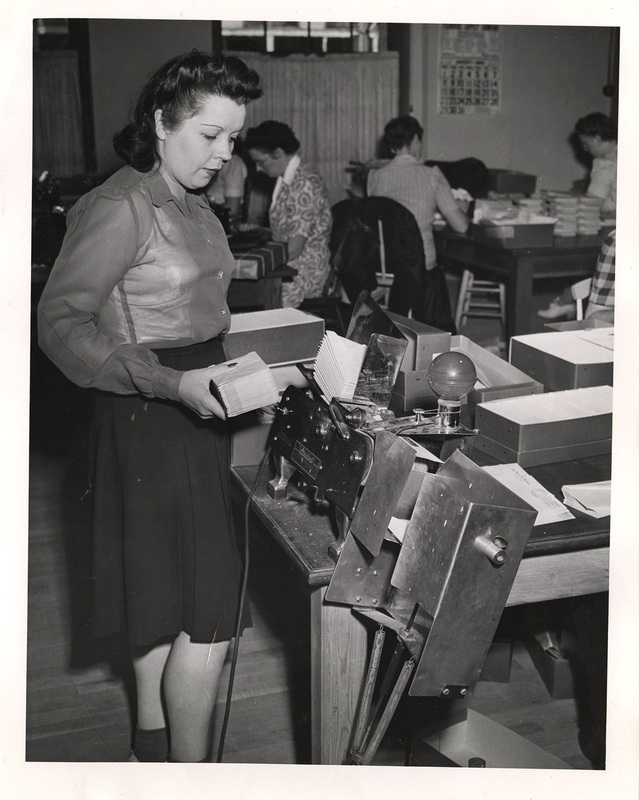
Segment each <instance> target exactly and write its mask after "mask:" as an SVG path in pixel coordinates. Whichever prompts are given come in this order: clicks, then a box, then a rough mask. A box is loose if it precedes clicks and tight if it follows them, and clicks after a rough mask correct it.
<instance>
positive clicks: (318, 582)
mask: <svg viewBox="0 0 639 800" xmlns="http://www.w3.org/2000/svg"><path fill="white" fill-rule="evenodd" d="M528 471H529V472H530V474H532V475H534V477H536V478H537V480H539V481H540V482H541V483H542V484H543V485H544V486H545V487H546V488H547V489H548V490H549V491H551V492H553V493H554V494H558V495H559V496H561V494H560V486H561V484H562V483H578V482H585V481H594V480H604V479H606V478H608V477H609V476H610V458H609V457H605V456H600V457H596V458H587V459H579V460H575V461H572V462H567V463H565V464H548V465H544V466H542V467H535V468H530V469H529V470H528ZM257 473H258V467H235V468H233V470H232V477H233V488H234V495H235V499H236V501H237V502H238V503H240V504H242V505H243V504H244V503H245V501H246V497H247V495H248V493H249V491H250V489H251V487H252V486H253V484H254V482H255V478H256V476H257ZM271 476H272V473H270V474H268V475H264V476H263V477H262V480H261V481H260V483H259V484H258V486H257V489H256V491H255V493H254V495H253V498H252V512H253V516H252V522H253V524H257V525H258V526H259V528H260V529H262V530H265V531H266V532H267V534H268V535H270V536H272V537H273V539H274V540H275V541H276V542H277V544H278V545H279V546H280V547H281V548H282V550H283V552H284V553H285V554H286V556H287V557H288V558H289V559H290V560H291V561H292V563H293V564H294V565H295V567H296V570H297V573H298V575H299V577H300V579H301V581H302V583H303V584H304V585H305V586H306V588H307V590H308V592H309V597H310V626H311V628H310V630H311V698H312V699H311V706H312V707H311V738H312V745H311V746H312V760H313V763H315V764H343V763H345V760H346V757H347V755H348V747H349V738H350V734H351V726H352V722H353V719H354V715H355V712H356V708H357V703H358V700H359V695H360V689H361V686H362V682H363V680H364V677H365V668H366V663H367V657H368V652H367V651H368V648H367V630H366V627H365V625H364V623H363V622H362V620H361V618H360V617H358V616H356V615H355V614H354V613H353V611H352V610H351V607H350V606H346V605H338V604H335V603H327V602H325V601H324V596H325V593H326V588H327V585H328V583H329V582H330V580H331V576H332V574H333V568H334V562H333V561H332V559H331V558H330V556H329V555H328V545H329V544H330V543H331V542H332V541H334V539H335V536H336V534H335V529H334V524H333V520H332V514H331V512H330V511H329V512H317V513H314V512H312V511H311V509H310V508H309V507H308V505H307V504H306V503H304V502H297V501H295V500H281V501H280V500H274V499H273V498H271V497H269V495H268V493H267V489H266V485H267V482H268V480H269V479H270V477H271ZM575 516H576V519H575V520H573V521H571V522H561V523H555V524H553V525H548V526H545V527H541V528H535V529H534V532H533V534H532V536H531V538H530V541H529V544H528V546H527V548H526V551H525V553H524V559H523V560H522V562H521V566H520V568H519V570H518V572H517V576H516V578H515V582H514V584H513V587H512V591H511V593H510V597H509V599H508V603H507V605H509V606H510V605H521V604H524V603H534V602H539V601H542V600H552V599H557V598H561V597H573V596H577V595H582V594H591V593H595V592H603V591H607V589H608V556H609V552H608V541H609V524H610V520H609V518H604V519H599V520H596V519H593V518H591V517H587V516H586V515H583V514H579V512H575Z"/></svg>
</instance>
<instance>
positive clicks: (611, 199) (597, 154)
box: [537, 111, 617, 319]
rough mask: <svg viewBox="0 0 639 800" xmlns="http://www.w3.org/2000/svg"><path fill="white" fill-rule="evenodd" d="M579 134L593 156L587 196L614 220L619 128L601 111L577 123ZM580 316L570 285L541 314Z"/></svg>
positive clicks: (584, 145)
mask: <svg viewBox="0 0 639 800" xmlns="http://www.w3.org/2000/svg"><path fill="white" fill-rule="evenodd" d="M575 133H576V134H577V135H578V137H579V141H580V142H581V146H582V147H583V149H584V150H585V151H586V152H587V153H589V154H590V155H591V156H593V161H592V169H591V171H590V182H589V184H588V189H587V191H586V196H588V197H599V198H601V199H602V204H601V210H600V215H601V217H602V218H603V219H611V218H612V219H614V217H615V215H616V213H617V126H616V125H615V124H614V122H613V121H612V120H611V119H610V117H607V116H606V115H605V114H602V113H600V112H598V111H597V112H595V113H594V114H588V115H587V116H585V117H582V118H581V119H579V120H577V124H576V125H575ZM576 313H577V312H576V306H575V301H574V297H573V296H572V294H571V292H570V286H567V287H566V288H565V289H564V291H563V293H562V294H561V295H559V296H558V297H555V298H554V299H553V300H551V302H550V304H549V305H548V307H547V308H542V309H541V310H539V311H538V312H537V314H538V316H540V317H541V318H542V319H560V318H561V317H566V318H567V319H574V318H575V316H576Z"/></svg>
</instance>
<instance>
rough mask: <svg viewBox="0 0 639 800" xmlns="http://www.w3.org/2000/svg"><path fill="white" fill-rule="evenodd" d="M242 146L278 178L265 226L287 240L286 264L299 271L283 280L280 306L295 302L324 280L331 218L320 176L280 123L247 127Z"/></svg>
mask: <svg viewBox="0 0 639 800" xmlns="http://www.w3.org/2000/svg"><path fill="white" fill-rule="evenodd" d="M244 146H245V149H246V150H247V152H248V154H249V156H250V157H251V158H252V159H253V161H254V162H255V166H256V168H257V169H258V170H260V171H261V172H264V173H265V174H266V175H268V176H269V177H271V178H277V182H276V184H275V189H274V190H273V198H272V200H271V207H270V209H269V225H270V228H271V232H272V234H273V238H274V239H275V240H276V241H278V242H287V243H288V256H289V261H288V263H289V266H291V267H294V268H295V269H296V270H297V275H296V277H295V278H294V279H293V280H292V281H290V282H287V283H284V284H283V285H282V305H283V306H284V307H287V306H293V307H298V306H300V305H301V304H302V302H303V301H304V300H305V299H306V298H310V297H319V296H320V295H321V294H322V291H323V289H324V285H325V284H326V281H327V279H328V274H329V266H330V265H329V258H330V250H329V239H330V235H331V224H332V217H331V207H330V203H329V200H328V194H327V191H326V187H325V185H324V181H323V180H322V178H321V177H320V176H319V175H318V174H317V173H316V172H313V171H312V170H311V169H309V167H308V166H307V165H306V164H305V163H304V162H303V161H302V160H301V158H300V156H299V154H298V151H299V148H300V143H299V141H298V140H297V138H296V136H295V134H294V133H293V131H292V130H291V129H290V128H289V126H288V125H285V124H284V123H283V122H276V121H274V120H267V121H266V122H262V123H261V124H260V125H258V126H257V127H256V128H249V130H248V131H247V134H246V140H245V142H244Z"/></svg>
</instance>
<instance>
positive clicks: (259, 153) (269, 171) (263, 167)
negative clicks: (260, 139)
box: [248, 147, 291, 178]
mask: <svg viewBox="0 0 639 800" xmlns="http://www.w3.org/2000/svg"><path fill="white" fill-rule="evenodd" d="M248 154H249V157H250V158H251V159H252V160H253V163H254V164H255V167H256V169H257V171H258V172H263V173H264V174H265V175H268V176H269V178H279V177H280V176H281V175H283V174H284V171H285V170H286V165H287V164H288V162H289V161H290V160H291V159H290V156H288V155H286V153H285V152H284V151H283V150H282V148H281V147H278V148H277V149H275V150H273V152H272V153H266V152H265V151H264V150H256V149H254V148H251V149H250V150H249V151H248Z"/></svg>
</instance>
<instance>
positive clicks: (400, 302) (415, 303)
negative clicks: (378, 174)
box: [331, 196, 456, 332]
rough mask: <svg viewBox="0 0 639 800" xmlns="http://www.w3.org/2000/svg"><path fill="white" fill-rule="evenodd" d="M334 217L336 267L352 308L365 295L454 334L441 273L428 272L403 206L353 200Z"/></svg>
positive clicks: (337, 209) (380, 199)
mask: <svg viewBox="0 0 639 800" xmlns="http://www.w3.org/2000/svg"><path fill="white" fill-rule="evenodd" d="M333 215H334V226H333V232H332V237H331V255H332V262H333V266H334V268H335V271H336V272H337V274H338V276H339V278H340V281H341V283H342V286H343V287H344V290H345V292H346V294H347V295H348V298H349V300H350V302H351V303H355V301H356V300H357V297H358V296H359V294H360V292H362V291H363V290H366V291H368V292H369V293H370V294H371V295H372V296H373V297H380V298H381V299H382V302H383V304H386V305H387V307H388V309H389V310H390V311H393V312H395V313H397V314H401V315H402V316H412V317H413V318H414V319H416V320H418V321H419V322H424V323H425V324H427V325H432V326H433V327H436V328H440V329H441V330H447V331H451V332H455V330H456V329H455V323H454V321H453V317H452V312H451V309H450V300H449V297H448V290H447V288H446V281H445V276H444V273H443V270H442V269H441V268H436V269H433V270H429V271H428V272H427V270H426V260H425V256H424V243H423V240H422V235H421V232H420V230H419V227H418V225H417V222H416V221H415V217H414V216H413V214H412V213H411V212H410V211H409V210H408V209H407V208H406V207H405V206H403V205H402V204H401V203H398V202H397V201H395V200H391V199H390V198H388V197H374V196H373V197H367V198H365V199H355V198H351V199H348V200H343V201H341V202H340V203H337V204H336V205H335V206H334V207H333ZM380 290H381V291H380ZM386 290H388V291H386Z"/></svg>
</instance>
